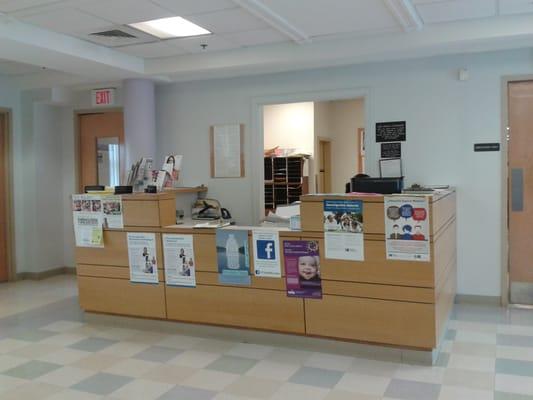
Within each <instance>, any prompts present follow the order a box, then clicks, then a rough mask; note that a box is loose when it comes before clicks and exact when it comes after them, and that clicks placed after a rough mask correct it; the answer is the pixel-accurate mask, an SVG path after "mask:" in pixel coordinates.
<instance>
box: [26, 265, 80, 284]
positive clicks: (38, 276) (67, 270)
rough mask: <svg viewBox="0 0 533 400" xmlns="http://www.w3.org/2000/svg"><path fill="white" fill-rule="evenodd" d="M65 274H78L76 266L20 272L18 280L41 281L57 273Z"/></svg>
mask: <svg viewBox="0 0 533 400" xmlns="http://www.w3.org/2000/svg"><path fill="white" fill-rule="evenodd" d="M63 274H68V275H71V274H76V268H75V267H58V268H53V269H49V270H46V271H41V272H19V273H18V274H17V280H32V281H40V280H42V279H46V278H50V277H52V276H56V275H63Z"/></svg>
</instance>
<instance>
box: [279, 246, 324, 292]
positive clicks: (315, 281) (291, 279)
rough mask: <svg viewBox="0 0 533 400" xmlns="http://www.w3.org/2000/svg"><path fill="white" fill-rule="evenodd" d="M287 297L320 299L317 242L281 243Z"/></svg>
mask: <svg viewBox="0 0 533 400" xmlns="http://www.w3.org/2000/svg"><path fill="white" fill-rule="evenodd" d="M283 257H284V259H285V279H286V282H287V296H289V297H305V298H310V299H321V298H322V281H321V279H320V257H319V253H318V242H316V241H312V240H286V241H285V242H283Z"/></svg>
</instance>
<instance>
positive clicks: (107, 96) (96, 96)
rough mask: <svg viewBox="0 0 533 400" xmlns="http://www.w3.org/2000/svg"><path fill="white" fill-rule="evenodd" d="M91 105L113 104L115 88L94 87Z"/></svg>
mask: <svg viewBox="0 0 533 400" xmlns="http://www.w3.org/2000/svg"><path fill="white" fill-rule="evenodd" d="M91 97H92V105H93V107H102V106H114V105H115V89H114V88H107V89H95V90H93V91H92V93H91Z"/></svg>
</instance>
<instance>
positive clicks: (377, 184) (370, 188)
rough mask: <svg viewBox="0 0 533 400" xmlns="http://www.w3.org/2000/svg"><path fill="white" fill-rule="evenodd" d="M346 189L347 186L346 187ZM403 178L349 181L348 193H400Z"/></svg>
mask: <svg viewBox="0 0 533 400" xmlns="http://www.w3.org/2000/svg"><path fill="white" fill-rule="evenodd" d="M346 188H347V189H348V185H347V187H346ZM402 189H403V177H400V178H371V177H365V178H358V177H353V178H352V179H351V180H350V191H351V192H359V193H380V194H392V193H401V192H402Z"/></svg>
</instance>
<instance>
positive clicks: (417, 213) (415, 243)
mask: <svg viewBox="0 0 533 400" xmlns="http://www.w3.org/2000/svg"><path fill="white" fill-rule="evenodd" d="M384 205H385V207H384V208H385V243H386V252H387V260H410V261H430V259H431V256H430V242H429V239H430V238H429V202H428V198H427V197H426V196H386V197H385V199H384Z"/></svg>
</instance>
